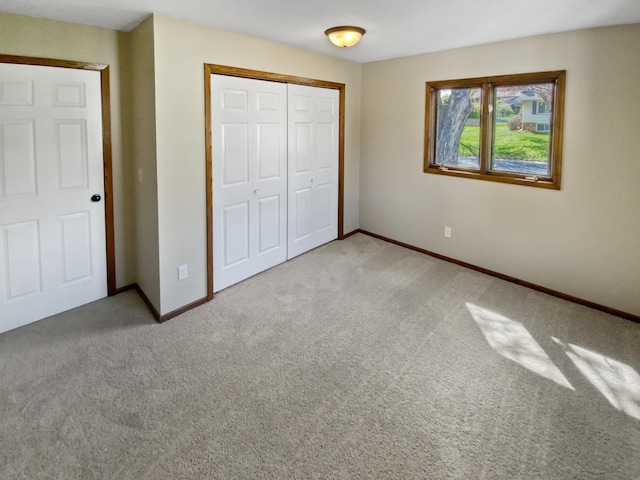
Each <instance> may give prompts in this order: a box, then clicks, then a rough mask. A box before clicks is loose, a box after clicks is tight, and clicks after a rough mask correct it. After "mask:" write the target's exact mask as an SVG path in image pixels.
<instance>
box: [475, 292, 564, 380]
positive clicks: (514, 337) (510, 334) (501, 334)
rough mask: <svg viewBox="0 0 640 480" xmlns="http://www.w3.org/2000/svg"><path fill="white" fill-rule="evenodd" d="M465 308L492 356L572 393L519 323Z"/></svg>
mask: <svg viewBox="0 0 640 480" xmlns="http://www.w3.org/2000/svg"><path fill="white" fill-rule="evenodd" d="M466 306H467V309H468V310H469V313H471V315H472V316H473V319H474V320H475V321H476V323H477V324H478V326H479V327H480V330H482V333H483V334H484V336H485V338H486V339H487V342H488V343H489V345H491V347H492V348H493V349H494V350H495V351H496V352H498V353H499V354H500V355H502V356H503V357H505V358H508V359H509V360H512V361H514V362H516V363H518V364H520V365H522V366H523V367H524V368H526V369H528V370H530V371H532V372H534V373H536V374H538V375H540V376H542V377H544V378H548V379H549V380H552V381H554V382H556V383H557V384H558V385H561V386H563V387H566V388H569V389H571V390H575V389H574V388H573V386H572V385H571V383H569V380H567V378H566V377H565V376H564V375H563V374H562V372H561V371H560V369H559V368H558V367H556V366H555V364H554V363H553V362H552V361H551V359H550V358H549V356H548V355H547V354H546V352H545V351H544V350H543V349H542V347H541V346H540V345H539V344H538V342H536V341H535V340H534V338H533V337H532V336H531V334H530V333H529V331H528V330H527V329H526V328H525V327H524V326H523V325H522V324H521V323H518V322H516V321H514V320H511V319H510V318H507V317H505V316H504V315H500V314H499V313H496V312H493V311H491V310H487V309H486V308H482V307H479V306H477V305H474V304H473V303H466Z"/></svg>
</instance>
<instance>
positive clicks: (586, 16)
mask: <svg viewBox="0 0 640 480" xmlns="http://www.w3.org/2000/svg"><path fill="white" fill-rule="evenodd" d="M0 11H2V12H7V13H17V14H21V15H28V16H33V17H43V18H49V19H54V20H63V21H67V22H72V23H81V24H85V25H94V26H99V27H105V28H111V29H114V30H121V31H124V32H128V31H130V30H132V29H133V28H135V27H136V26H137V25H138V24H139V23H140V22H141V21H142V20H143V19H145V18H146V17H147V16H148V15H149V14H150V13H151V12H155V13H159V14H162V15H166V16H169V17H174V18H179V19H183V20H188V21H191V22H195V23H200V24H203V25H208V26H212V27H218V28H222V29H225V30H231V31H234V32H240V33H245V34H248V35H252V36H255V37H259V38H264V39H269V40H275V41H277V42H281V43H287V44H291V45H296V46H298V47H302V48H305V49H308V50H313V51H316V52H320V53H324V54H327V55H331V56H334V57H338V58H344V59H347V60H352V61H356V62H361V63H364V62H371V61H375V60H384V59H388V58H395V57H402V56H407V55H414V54H417V53H425V52H435V51H439V50H447V49H450V48H457V47H463V46H469V45H479V44H483V43H489V42H495V41H500V40H508V39H513V38H520V37H527V36H531V35H539V34H544V33H553V32H562V31H567V30H577V29H582V28H591V27H601V26H610V25H621V24H630V23H640V1H639V0H606V1H603V0H527V1H525V0H482V1H478V0H0ZM336 25H356V26H360V27H363V28H365V29H366V30H367V33H366V35H365V36H364V38H363V39H362V41H361V42H360V43H359V44H358V45H356V46H355V47H352V48H348V49H339V48H337V47H334V46H333V45H331V44H330V43H329V41H328V39H327V38H326V37H325V36H324V31H325V30H326V29H327V28H330V27H334V26H336ZM630 48H637V46H636V47H632V46H630Z"/></svg>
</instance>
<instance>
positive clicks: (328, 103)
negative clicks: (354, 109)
mask: <svg viewBox="0 0 640 480" xmlns="http://www.w3.org/2000/svg"><path fill="white" fill-rule="evenodd" d="M339 102H340V100H339V92H338V91H337V90H331V89H326V88H318V87H307V86H302V85H289V106H288V110H289V139H288V145H289V148H288V169H289V175H288V178H289V193H288V203H289V208H288V212H289V214H288V258H293V257H295V256H296V255H300V254H301V253H304V252H306V251H309V250H311V249H312V248H316V247H318V246H320V245H323V244H325V243H327V242H330V241H331V240H335V239H336V238H338V118H339V115H338V113H339Z"/></svg>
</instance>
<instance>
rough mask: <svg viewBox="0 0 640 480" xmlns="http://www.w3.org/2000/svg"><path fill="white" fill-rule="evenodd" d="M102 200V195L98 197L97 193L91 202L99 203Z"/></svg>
mask: <svg viewBox="0 0 640 480" xmlns="http://www.w3.org/2000/svg"><path fill="white" fill-rule="evenodd" d="M100 200H102V197H101V196H100V195H98V194H97V193H96V194H95V195H92V196H91V201H92V202H99V201H100Z"/></svg>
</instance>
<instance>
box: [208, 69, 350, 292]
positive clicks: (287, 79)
mask: <svg viewBox="0 0 640 480" xmlns="http://www.w3.org/2000/svg"><path fill="white" fill-rule="evenodd" d="M212 74H216V75H229V76H232V77H241V78H252V79H255V80H266V81H270V82H279V83H291V84H295V85H306V86H310V87H319V88H329V89H333V90H338V91H339V102H340V110H339V114H338V122H339V123H338V240H343V239H344V238H345V237H344V111H345V84H344V83H336V82H328V81H325V80H316V79H312V78H304V77H296V76H291V75H283V74H279V73H271V72H262V71H259V70H249V69H245V68H237V67H230V66H227V65H216V64H209V63H205V65H204V116H205V152H206V173H205V181H206V192H207V193H206V197H207V198H206V203H207V205H206V212H207V300H212V299H213V150H212V145H211V124H212V122H211V75H212Z"/></svg>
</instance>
